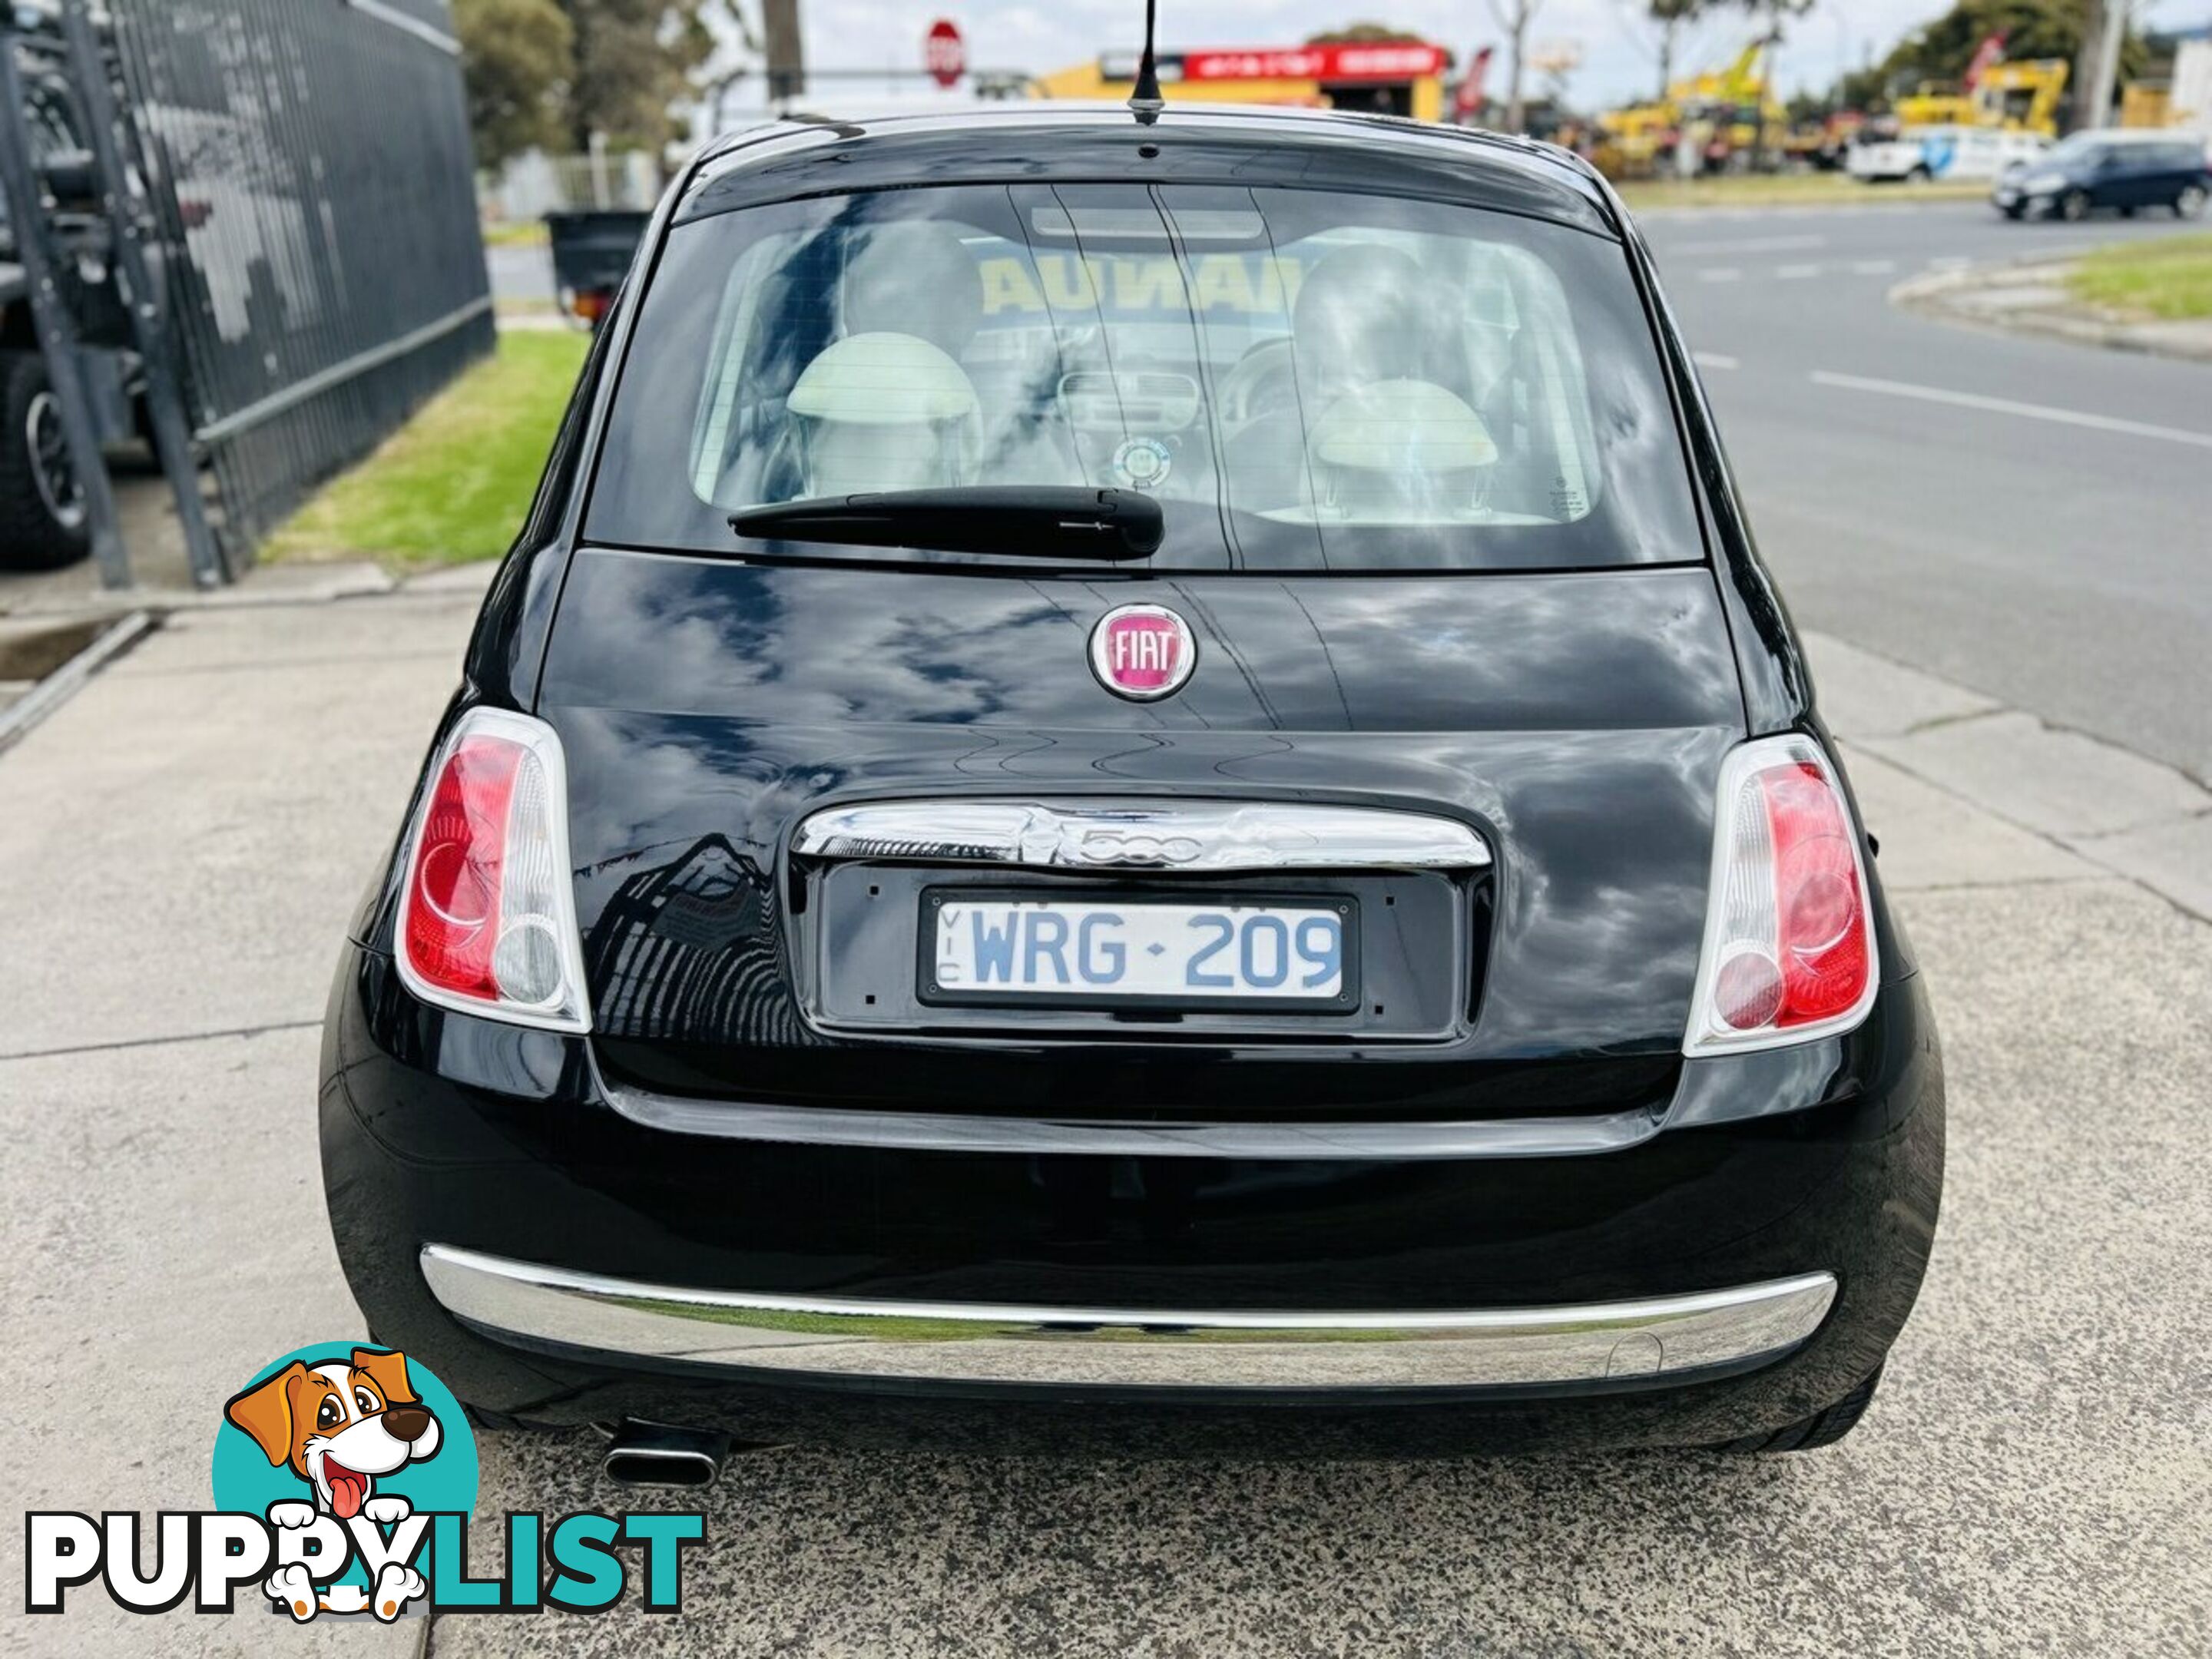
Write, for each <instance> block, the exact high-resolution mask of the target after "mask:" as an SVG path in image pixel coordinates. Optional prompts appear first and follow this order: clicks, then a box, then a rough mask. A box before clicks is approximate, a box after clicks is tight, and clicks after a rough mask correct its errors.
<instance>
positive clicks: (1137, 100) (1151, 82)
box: [1129, 0, 1167, 127]
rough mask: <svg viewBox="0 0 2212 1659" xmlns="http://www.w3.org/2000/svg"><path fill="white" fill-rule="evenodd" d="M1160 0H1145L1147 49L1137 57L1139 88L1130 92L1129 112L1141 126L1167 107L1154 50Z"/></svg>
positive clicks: (1150, 122) (1145, 124)
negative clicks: (1154, 35)
mask: <svg viewBox="0 0 2212 1659" xmlns="http://www.w3.org/2000/svg"><path fill="white" fill-rule="evenodd" d="M1158 10H1159V0H1145V50H1144V53H1143V55H1142V56H1141V57H1139V58H1138V59H1137V89H1136V90H1135V91H1134V92H1133V93H1131V94H1129V112H1130V113H1131V114H1132V115H1133V116H1135V117H1136V118H1137V125H1139V126H1140V127H1148V126H1151V125H1152V124H1153V123H1154V122H1155V121H1157V120H1158V119H1159V118H1160V112H1161V111H1162V110H1164V109H1165V108H1166V107H1167V100H1165V99H1164V98H1163V97H1161V96H1160V65H1159V58H1158V54H1157V53H1156V52H1154V51H1153V50H1152V32H1153V29H1154V27H1155V26H1156V24H1157V23H1158Z"/></svg>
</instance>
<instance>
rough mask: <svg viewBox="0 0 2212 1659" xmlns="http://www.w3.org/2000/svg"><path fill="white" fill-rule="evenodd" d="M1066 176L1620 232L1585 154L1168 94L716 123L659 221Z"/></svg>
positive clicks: (1490, 136) (1453, 131) (1493, 136)
mask: <svg viewBox="0 0 2212 1659" xmlns="http://www.w3.org/2000/svg"><path fill="white" fill-rule="evenodd" d="M1078 180H1097V181H1100V182H1108V183H1115V184H1124V185H1127V184H1133V183H1147V184H1157V185H1246V186H1257V187H1263V188H1264V187H1270V186H1273V187H1278V188H1282V187H1291V188H1305V189H1329V190H1340V191H1350V192H1352V193H1355V194H1357V193H1366V194H1371V195H1397V196H1416V197H1429V198H1434V199H1438V200H1445V201H1452V202H1456V203H1461V204H1466V205H1469V206H1476V207H1485V208H1492V209H1497V210H1502V211H1504V212H1510V213H1519V214H1523V215H1526V216H1530V217H1533V218H1541V219H1548V220H1552V221H1553V222H1557V223H1559V224H1563V225H1568V226H1571V227H1572V228H1576V229H1577V230H1583V231H1588V232H1589V233H1591V234H1595V235H1601V236H1608V237H1618V236H1619V235H1620V224H1619V222H1618V221H1617V219H1616V217H1615V213H1614V209H1613V205H1612V203H1611V200H1610V198H1609V196H1608V193H1607V191H1606V190H1605V187H1604V186H1603V185H1602V184H1601V183H1600V182H1599V180H1598V179H1597V177H1596V175H1595V173H1593V172H1591V171H1590V170H1589V167H1588V166H1587V165H1586V164H1584V163H1583V161H1580V160H1579V159H1577V157H1574V156H1572V155H1569V154H1568V153H1567V152H1565V151H1564V150H1561V149H1557V148H1555V147H1554V146H1553V145H1549V144H1540V143H1534V142H1533V141H1531V140H1528V139H1523V138H1515V137H1506V136H1504V135H1503V134H1499V133H1492V132H1484V131H1475V130H1472V129H1468V128H1461V127H1443V126H1432V125H1425V124H1423V123H1420V122H1415V121H1407V120H1401V119H1399V118H1395V117H1390V116H1375V115H1354V114H1350V113H1346V112H1338V111H1333V110H1292V109H1272V108H1255V107H1251V106H1241V105H1224V106H1209V105H1202V104H1183V103H1177V104H1174V105H1171V106H1170V107H1169V109H1168V110H1167V111H1166V112H1165V113H1164V114H1163V115H1162V116H1161V117H1160V118H1159V120H1158V123H1157V124H1155V125H1150V126H1143V125H1139V124H1138V123H1137V121H1136V120H1135V118H1133V116H1132V115H1131V114H1130V112H1129V111H1128V109H1127V106H1124V105H1121V104H1101V103H1078V102H1073V101H1065V102H1063V101H1057V100H1023V101H1018V102H1010V103H1006V104H1001V105H989V106H977V107H976V108H974V109H972V110H963V111H962V112H959V113H957V114H937V113H927V114H924V113H911V112H909V113H904V114H899V113H893V114H886V115H878V116H855V117H852V118H837V119H829V118H795V119H790V120H783V121H777V122H774V123H771V124H769V125H764V126H755V127H750V128H747V129H744V130H743V131H738V132H733V133H729V134H726V135H725V136H724V137H720V138H717V139H715V140H714V141H713V142H711V143H708V145H707V146H706V147H705V148H704V149H702V150H701V152H700V154H699V155H698V157H697V158H696V161H694V163H693V167H692V172H691V174H690V178H689V179H687V181H686V182H685V185H684V190H683V194H682V197H681V199H680V200H679V201H678V204H677V207H676V210H675V214H674V219H675V222H678V223H684V222H690V221H692V220H695V219H702V218H707V217H709V216H713V215H715V214H718V213H726V212H728V211H730V210H732V209H735V208H741V207H750V206H756V205H758V204H763V203H767V202H775V201H788V200H793V199H795V198H798V197H806V196H818V195H826V194H843V193H846V192H848V191H863V190H880V189H896V188H911V187H912V186H914V185H916V184H933V185H957V184H1011V183H1045V182H1061V183H1067V182H1074V181H1078Z"/></svg>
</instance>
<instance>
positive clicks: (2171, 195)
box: [1990, 131, 2212, 219]
mask: <svg viewBox="0 0 2212 1659" xmlns="http://www.w3.org/2000/svg"><path fill="white" fill-rule="evenodd" d="M2208 198H2212V165H2208V161H2207V156H2206V145H2205V141H2204V139H2203V137H2201V136H2199V135H2197V134H2195V133H2173V132H2130V131H2114V132H2077V133H2075V135H2074V136H2073V137H2071V138H2069V139H2067V140H2065V141H2064V142H2063V143H2060V144H2058V145H2057V146H2056V147H2055V148H2053V149H2051V152H2050V154H2048V155H2044V156H2041V157H2039V159H2037V160H2035V161H2029V162H2023V163H2021V164H2020V165H2017V166H2015V167H2008V168H2007V169H2006V171H2005V172H2004V173H2002V174H2000V175H1999V176H1998V179H1997V183H1996V188H1995V189H1994V190H1992V191H1990V201H1991V202H1992V203H1993V204H1995V205H1996V208H1997V210H1998V211H1999V212H2001V213H2002V214H2003V215H2004V216H2005V217H2007V218H2008V219H2026V218H2042V217H2045V216H2056V217H2057V218H2061V219H2086V218H2087V217H2088V216H2089V215H2091V214H2092V213H2095V212H2099V211H2101V210H2111V211H2113V212H2116V213H2118V214H2119V215H2120V216H2122V217H2124V218H2125V217H2130V216H2133V215H2134V214H2135V213H2136V212H2137V211H2138V210H2142V209H2144V208H2164V209H2167V210H2171V211H2172V213H2174V214H2175V215H2177V216H2179V217H2181V218H2184V219H2194V218H2197V216H2200V215H2201V214H2203V211H2204V204H2205V202H2206V201H2207V199H2208Z"/></svg>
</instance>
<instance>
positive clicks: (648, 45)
mask: <svg viewBox="0 0 2212 1659" xmlns="http://www.w3.org/2000/svg"><path fill="white" fill-rule="evenodd" d="M715 3H716V0H561V4H562V9H563V10H564V11H566V12H567V14H568V24H569V27H571V28H572V29H573V30H574V32H575V54H576V73H575V79H574V82H573V83H572V84H571V87H570V89H569V94H568V134H569V137H570V139H571V141H572V142H573V143H574V145H575V147H576V148H577V149H584V148H586V146H588V145H589V144H590V143H591V140H592V134H593V133H595V132H599V133H604V134H605V135H606V138H607V142H608V143H611V144H612V145H614V146H616V147H617V148H620V147H623V146H629V147H634V148H637V149H649V150H653V151H654V152H656V153H658V152H659V149H661V148H662V146H664V145H665V144H666V143H669V141H670V140H671V139H673V138H676V137H678V136H679V132H678V124H677V120H676V117H675V115H674V113H673V106H675V104H676V103H677V102H678V100H681V99H684V98H685V97H687V96H688V95H689V94H690V92H691V90H692V84H691V76H692V74H693V72H694V71H695V70H697V69H699V68H700V67H701V66H702V64H705V63H706V61H707V59H708V57H709V56H711V55H712V53H713V52H714V35H713V34H712V33H711V32H710V31H709V30H708V27H707V21H706V15H705V14H706V13H707V11H708V9H709V8H710V7H711V6H713V5H714V4H715Z"/></svg>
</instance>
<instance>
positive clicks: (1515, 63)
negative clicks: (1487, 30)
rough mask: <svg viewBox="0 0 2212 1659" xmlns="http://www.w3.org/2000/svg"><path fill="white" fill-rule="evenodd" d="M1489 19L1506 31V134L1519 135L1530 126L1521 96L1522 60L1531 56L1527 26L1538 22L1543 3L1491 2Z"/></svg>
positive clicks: (1530, 0)
mask: <svg viewBox="0 0 2212 1659" xmlns="http://www.w3.org/2000/svg"><path fill="white" fill-rule="evenodd" d="M1489 3H1490V15H1492V17H1495V18H1496V19H1497V20H1498V27H1499V28H1501V29H1503V30H1504V31H1505V49H1506V53H1507V57H1506V64H1505V131H1508V132H1519V131H1522V128H1524V127H1525V126H1527V125H1528V104H1527V101H1526V100H1524V99H1523V98H1522V95H1521V77H1522V69H1523V65H1522V59H1523V58H1525V57H1526V56H1527V55H1528V25H1529V24H1531V23H1533V22H1534V21H1536V14H1537V12H1539V11H1540V10H1541V9H1543V4H1544V0H1489Z"/></svg>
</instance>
